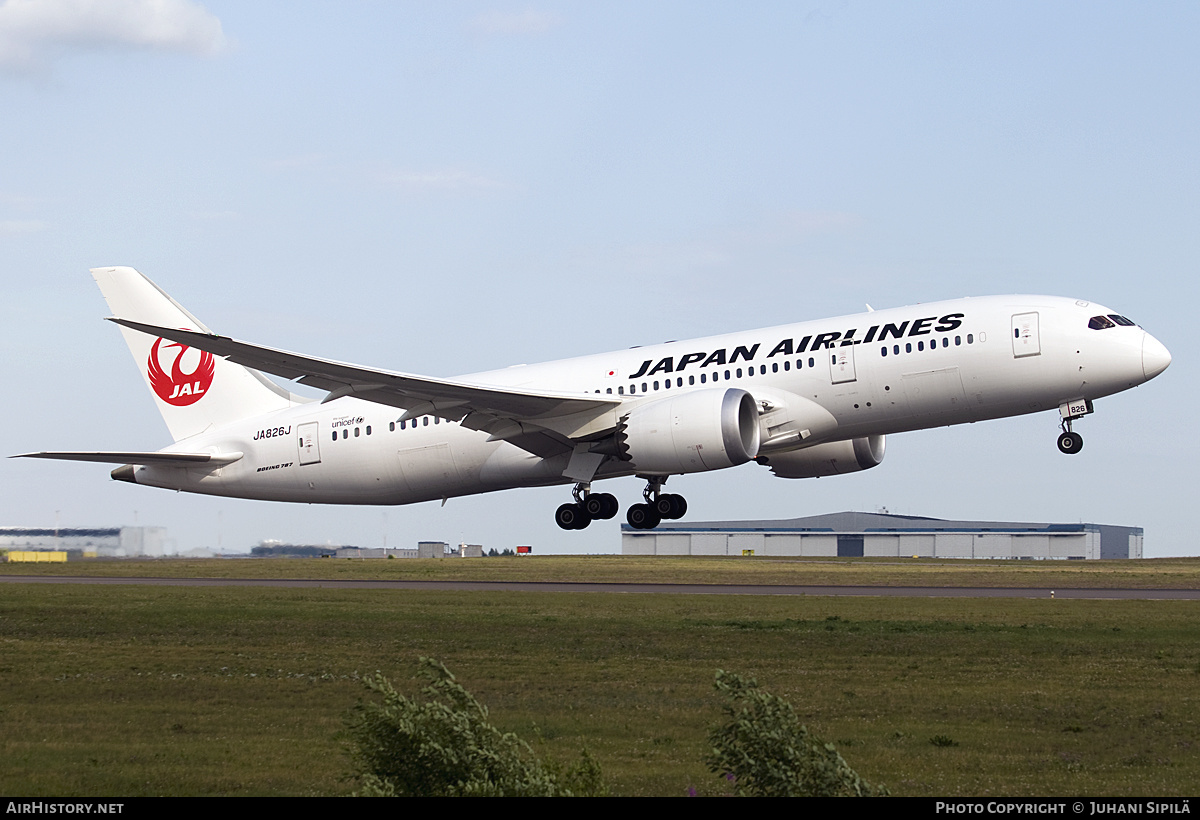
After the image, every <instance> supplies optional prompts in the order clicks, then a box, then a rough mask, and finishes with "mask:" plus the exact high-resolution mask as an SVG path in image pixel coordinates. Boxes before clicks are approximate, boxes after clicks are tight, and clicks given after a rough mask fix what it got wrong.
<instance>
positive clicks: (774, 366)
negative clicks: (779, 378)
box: [771, 362, 779, 373]
mask: <svg viewBox="0 0 1200 820" xmlns="http://www.w3.org/2000/svg"><path fill="white" fill-rule="evenodd" d="M771 372H772V373H778V372H779V362H772V363H771Z"/></svg>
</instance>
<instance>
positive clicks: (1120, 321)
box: [1108, 313, 1137, 327]
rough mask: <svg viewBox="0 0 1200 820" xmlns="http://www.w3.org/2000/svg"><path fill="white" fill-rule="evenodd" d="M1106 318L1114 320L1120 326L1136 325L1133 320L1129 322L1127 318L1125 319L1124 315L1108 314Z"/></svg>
mask: <svg viewBox="0 0 1200 820" xmlns="http://www.w3.org/2000/svg"><path fill="white" fill-rule="evenodd" d="M1108 318H1110V319H1112V320H1113V321H1114V322H1116V323H1117V324H1119V325H1120V326H1121V327H1136V326H1137V325H1136V323H1135V322H1131V321H1129V320H1128V319H1126V318H1125V317H1124V316H1118V315H1117V314H1115V313H1110V314H1108Z"/></svg>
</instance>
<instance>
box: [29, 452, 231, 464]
mask: <svg viewBox="0 0 1200 820" xmlns="http://www.w3.org/2000/svg"><path fill="white" fill-rule="evenodd" d="M241 457H242V454H241V453H216V454H214V453H139V452H114V451H92V452H85V451H80V452H69V451H63V452H47V453H19V454H18V455H15V456H9V458H52V459H58V460H60V461H94V462H99V463H101V464H167V465H171V464H173V465H176V466H179V467H184V466H187V465H189V464H212V465H221V464H232V463H233V462H235V461H237V460H238V459H239V458H241Z"/></svg>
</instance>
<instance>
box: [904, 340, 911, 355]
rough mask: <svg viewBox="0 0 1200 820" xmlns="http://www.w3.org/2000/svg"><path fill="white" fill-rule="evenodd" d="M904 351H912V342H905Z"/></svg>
mask: <svg viewBox="0 0 1200 820" xmlns="http://www.w3.org/2000/svg"><path fill="white" fill-rule="evenodd" d="M904 352H905V353H912V342H905V343H904Z"/></svg>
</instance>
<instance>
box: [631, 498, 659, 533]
mask: <svg viewBox="0 0 1200 820" xmlns="http://www.w3.org/2000/svg"><path fill="white" fill-rule="evenodd" d="M625 520H626V521H628V522H629V526H631V527H633V528H634V529H635V530H652V529H654V528H655V527H657V526H658V525H659V524H660V523H661V522H662V516H660V515H659V514H658V510H656V509H654V507H652V506H650V505H649V504H634V505H633V506H632V507H630V508H629V512H627V513H626V514H625Z"/></svg>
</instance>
